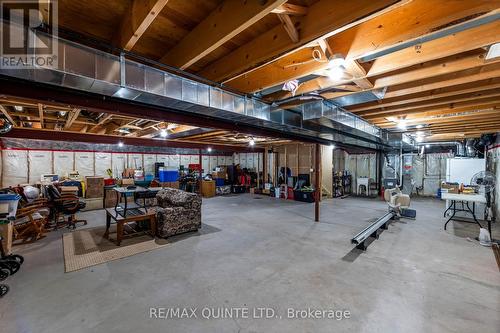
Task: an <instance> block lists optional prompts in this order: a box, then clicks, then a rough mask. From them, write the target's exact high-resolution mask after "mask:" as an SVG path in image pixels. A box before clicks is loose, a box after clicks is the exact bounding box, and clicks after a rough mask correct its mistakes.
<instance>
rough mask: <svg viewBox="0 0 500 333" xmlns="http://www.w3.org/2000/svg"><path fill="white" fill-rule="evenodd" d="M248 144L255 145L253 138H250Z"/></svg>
mask: <svg viewBox="0 0 500 333" xmlns="http://www.w3.org/2000/svg"><path fill="white" fill-rule="evenodd" d="M248 144H250V146H255V140H254V139H253V138H251V139H250V141H249V142H248Z"/></svg>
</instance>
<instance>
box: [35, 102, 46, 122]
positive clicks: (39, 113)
mask: <svg viewBox="0 0 500 333" xmlns="http://www.w3.org/2000/svg"><path fill="white" fill-rule="evenodd" d="M37 106H38V117H39V118H40V128H44V127H45V124H44V121H43V113H44V111H43V104H42V103H38V105H37Z"/></svg>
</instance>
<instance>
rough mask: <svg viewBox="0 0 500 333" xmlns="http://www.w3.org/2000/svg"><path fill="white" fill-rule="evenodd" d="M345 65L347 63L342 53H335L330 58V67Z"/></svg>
mask: <svg viewBox="0 0 500 333" xmlns="http://www.w3.org/2000/svg"><path fill="white" fill-rule="evenodd" d="M344 65H345V59H344V57H343V56H342V55H341V54H340V53H335V54H334V55H333V56H332V57H330V59H329V60H328V67H329V68H335V67H341V66H344Z"/></svg>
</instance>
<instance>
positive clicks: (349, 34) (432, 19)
mask: <svg viewBox="0 0 500 333" xmlns="http://www.w3.org/2000/svg"><path fill="white" fill-rule="evenodd" d="M436 2H438V3H437V4H436V8H437V9H436V11H435V12H434V11H432V10H430V9H429V8H430V7H429V6H430V5H432V3H436ZM491 7H493V6H492V5H491V3H490V4H485V3H483V4H482V6H481V5H477V4H471V3H469V4H463V3H461V4H460V5H459V6H458V8H455V6H450V5H449V4H446V5H445V4H443V2H442V1H441V2H439V1H436V0H431V1H430V3H428V2H426V1H418V0H416V1H412V2H410V3H408V4H406V5H404V6H401V7H399V8H396V9H394V10H392V11H388V12H387V13H385V14H383V15H380V16H379V17H377V18H376V19H372V20H369V21H367V22H364V23H362V24H360V25H359V26H357V27H354V28H352V29H347V30H346V31H344V32H341V33H339V34H337V35H334V36H333V37H331V38H329V39H328V43H329V44H330V47H331V48H332V49H333V50H334V52H336V53H340V54H343V55H344V56H345V58H346V59H347V60H356V59H357V58H359V57H361V56H362V55H363V53H359V50H356V49H355V48H359V49H360V50H366V49H365V46H364V44H359V43H357V42H356V43H354V41H353V39H356V40H357V39H358V38H361V39H362V40H363V41H364V42H365V43H366V44H370V47H373V46H371V44H372V40H371V38H372V37H374V38H376V39H377V40H378V38H380V37H381V36H380V35H383V36H384V37H385V38H387V39H388V40H390V41H392V43H393V44H391V45H388V44H385V45H388V46H394V45H396V44H399V43H401V42H402V41H406V40H405V39H402V38H405V37H406V38H413V37H415V36H423V35H426V34H430V33H434V31H433V29H436V28H439V26H440V24H444V23H449V22H450V21H452V20H453V19H457V18H463V16H459V17H457V13H461V14H477V13H478V12H482V11H484V10H485V9H486V8H491ZM423 8H425V15H422V10H423ZM455 9H457V11H455ZM480 10H481V11H480ZM413 11H415V15H414V16H411V15H410V14H409V13H413ZM436 13H439V14H440V15H436ZM409 15H410V16H411V17H412V19H413V17H418V18H419V19H422V21H420V20H419V21H417V22H414V21H412V19H410V20H409V19H408V17H409ZM424 18H425V20H424ZM374 22H376V23H377V25H378V26H379V27H378V28H377V27H373V25H374ZM408 22H412V24H409V25H408ZM493 24H494V23H493ZM393 25H394V26H393ZM399 25H401V27H399ZM366 27H373V29H370V30H366V31H365V29H366ZM404 27H406V28H407V29H409V30H405V29H404ZM400 28H401V29H400ZM480 28H481V27H480ZM484 29H485V28H484V27H483V28H482V29H479V30H481V31H483V30H484ZM497 29H498V28H497ZM359 30H362V31H364V32H365V34H364V35H362V34H360V33H359ZM479 30H477V31H479ZM301 33H302V32H301ZM391 34H393V35H391ZM460 34H461V33H460ZM343 35H345V36H344V37H342V38H339V36H343ZM374 35H375V36H374ZM457 35H458V34H457ZM492 35H495V33H494V32H490V34H489V36H484V39H483V40H482V41H477V40H476V41H474V40H473V42H472V43H471V45H472V44H473V45H474V46H477V45H481V44H482V43H484V42H485V41H486V40H487V42H486V43H489V42H491V40H492V39H494V38H492V37H491V36H492ZM394 37H397V38H394ZM445 38H447V37H445ZM458 39H460V40H463V39H462V38H457V40H458ZM431 42H433V41H431ZM431 42H428V43H431ZM425 44H427V43H425ZM470 47H472V46H470ZM477 47H481V46H477ZM375 48H376V47H375ZM408 49H410V50H413V48H408ZM428 49H429V48H426V50H428ZM456 53H457V50H456V49H455V48H454V47H450V48H449V47H442V46H440V47H438V50H433V52H432V53H430V52H425V54H420V56H419V57H417V56H415V57H411V58H404V59H403V61H402V62H401V63H400V62H395V63H393V62H394V59H389V60H388V61H387V62H386V63H387V64H391V63H393V67H394V69H396V68H403V67H409V66H412V65H414V64H417V63H419V62H422V61H428V60H429V59H436V58H437V57H445V56H447V55H452V54H456ZM353 54H357V55H359V56H358V57H355V56H353ZM389 55H390V54H389ZM386 57H387V56H384V58H386ZM287 58H290V59H288V61H289V62H290V61H293V58H294V56H293V54H291V55H289V56H287ZM383 65H384V62H381V63H380V65H378V66H379V67H378V68H380V67H383ZM327 66H328V64H327V63H326V62H315V63H312V64H310V65H309V66H308V67H309V73H307V72H306V73H304V75H307V74H310V73H313V72H316V71H319V70H323V69H325V68H327ZM391 68H392V67H391ZM276 70H277V68H276V67H275V66H274V64H272V63H271V64H270V65H267V66H262V67H260V68H258V69H256V70H254V71H252V72H249V73H246V74H245V76H242V77H236V78H233V79H231V80H230V81H227V82H225V83H226V84H227V85H229V86H231V87H233V88H235V89H240V87H244V88H247V87H249V88H254V87H253V86H251V85H250V84H245V81H248V82H252V81H254V77H255V76H257V77H268V78H269V79H268V81H265V82H259V85H260V86H267V87H269V86H274V85H277V84H279V83H281V82H277V81H274V80H273V79H274V78H275V77H276V75H275V74H274V73H273V72H274V71H276ZM381 70H382V68H381V69H380V70H378V69H377V68H375V69H374V70H373V72H372V69H370V71H369V73H368V75H369V76H373V75H375V73H378V72H380V71H381ZM255 71H263V72H264V73H258V74H256V73H254V72H255ZM372 73H373V74H372ZM286 80H287V79H286V78H285V80H284V81H286ZM282 82H283V81H282ZM243 91H245V92H254V91H256V90H243Z"/></svg>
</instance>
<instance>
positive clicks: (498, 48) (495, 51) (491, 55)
mask: <svg viewBox="0 0 500 333" xmlns="http://www.w3.org/2000/svg"><path fill="white" fill-rule="evenodd" d="M498 57H500V43H495V44H493V45H491V46H490V48H489V49H488V53H487V54H486V60H491V59H495V58H498Z"/></svg>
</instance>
